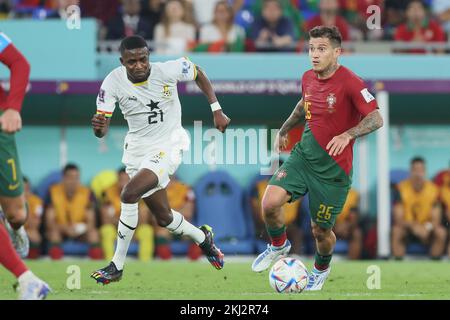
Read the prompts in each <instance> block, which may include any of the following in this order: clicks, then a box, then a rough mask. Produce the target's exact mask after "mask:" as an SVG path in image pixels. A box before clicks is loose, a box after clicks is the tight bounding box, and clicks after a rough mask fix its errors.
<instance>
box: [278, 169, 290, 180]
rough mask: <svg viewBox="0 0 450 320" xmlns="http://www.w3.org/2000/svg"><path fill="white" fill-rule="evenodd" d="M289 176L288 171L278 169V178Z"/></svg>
mask: <svg viewBox="0 0 450 320" xmlns="http://www.w3.org/2000/svg"><path fill="white" fill-rule="evenodd" d="M286 176H287V173H286V171H284V170H278V171H277V175H276V180H278V181H279V180H281V179H284V178H285V177H286Z"/></svg>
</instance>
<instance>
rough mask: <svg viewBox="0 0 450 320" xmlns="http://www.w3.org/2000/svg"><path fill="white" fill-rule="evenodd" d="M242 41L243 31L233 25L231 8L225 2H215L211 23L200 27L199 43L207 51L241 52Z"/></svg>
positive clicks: (243, 37)
mask: <svg viewBox="0 0 450 320" xmlns="http://www.w3.org/2000/svg"><path fill="white" fill-rule="evenodd" d="M244 40H245V31H244V29H243V28H242V27H240V26H238V25H236V24H234V13H233V8H232V7H231V6H230V5H229V4H228V2H227V1H226V0H222V1H219V2H217V4H216V7H215V10H214V19H213V22H212V23H210V24H206V25H204V26H203V27H201V29H200V39H199V42H200V43H202V44H204V45H207V49H208V51H215V52H218V51H243V50H244ZM196 51H198V50H196Z"/></svg>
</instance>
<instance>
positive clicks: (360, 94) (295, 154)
mask: <svg viewBox="0 0 450 320" xmlns="http://www.w3.org/2000/svg"><path fill="white" fill-rule="evenodd" d="M309 36H310V40H309V58H310V60H311V63H312V69H311V70H308V71H307V72H305V73H304V75H303V78H302V99H301V100H300V101H299V103H298V104H297V106H296V107H295V109H294V111H293V112H292V114H291V115H290V117H289V118H288V119H287V120H286V121H285V123H284V124H283V126H282V127H281V129H280V131H279V133H278V135H277V137H276V138H275V145H274V148H275V150H276V151H279V149H280V147H284V146H285V145H286V143H287V133H288V132H289V130H291V129H292V128H294V127H295V126H297V125H298V124H299V123H300V122H301V121H302V118H303V117H304V118H305V120H306V124H305V131H304V133H303V135H302V140H301V141H300V142H298V143H297V144H296V145H295V147H294V149H293V150H292V152H291V154H290V156H289V158H288V159H287V161H285V162H284V163H283V165H282V166H281V167H280V168H279V169H278V170H277V171H276V172H275V174H274V175H273V177H272V179H271V180H270V182H269V185H268V187H267V189H266V191H265V194H264V196H263V199H262V211H263V218H264V221H265V224H266V227H267V231H268V233H269V236H270V238H271V244H270V245H268V246H267V249H266V250H265V251H264V252H263V253H261V254H260V255H259V256H258V257H257V258H256V259H255V261H254V262H253V264H252V269H253V271H255V272H261V271H263V270H266V269H268V268H269V267H270V265H271V264H272V263H273V262H274V261H275V260H277V259H278V258H280V257H281V256H284V255H287V254H288V253H289V250H290V248H291V244H290V242H289V240H288V239H287V237H286V226H285V221H284V216H283V213H282V211H281V207H282V206H283V205H284V204H285V203H286V202H293V201H296V200H297V199H299V198H301V197H303V196H304V195H305V194H306V193H309V202H310V214H311V225H312V233H313V236H314V238H315V241H316V249H317V250H316V255H315V263H314V268H313V270H312V272H311V273H310V278H309V281H308V286H307V287H306V290H321V289H322V286H323V284H324V282H325V280H326V278H327V277H328V274H329V273H330V270H331V269H330V261H331V257H332V253H333V249H334V246H335V244H336V236H335V234H334V233H333V231H332V228H333V226H334V223H335V221H336V217H337V215H338V214H339V213H340V212H341V211H342V208H343V206H344V203H345V200H346V198H347V194H348V191H349V189H350V186H351V176H352V162H353V144H354V142H355V139H356V138H358V137H360V136H363V135H366V134H368V133H370V132H373V131H375V130H377V129H378V128H380V127H381V126H382V125H383V119H382V117H381V115H380V113H379V112H378V110H376V109H377V103H376V101H375V98H374V97H373V96H372V95H371V94H370V93H369V91H368V89H367V87H366V85H365V84H364V82H363V81H362V80H361V79H360V78H359V77H358V76H356V75H355V74H354V73H353V72H352V71H350V70H349V69H347V68H346V67H344V66H341V65H339V64H338V61H337V60H338V57H339V56H340V54H341V41H342V37H341V35H340V33H339V31H338V29H337V28H336V27H324V26H318V27H315V28H313V29H311V30H310V31H309Z"/></svg>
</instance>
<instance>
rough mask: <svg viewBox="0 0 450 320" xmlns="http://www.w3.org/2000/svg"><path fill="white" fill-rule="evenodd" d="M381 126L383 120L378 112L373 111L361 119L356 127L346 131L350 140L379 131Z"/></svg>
mask: <svg viewBox="0 0 450 320" xmlns="http://www.w3.org/2000/svg"><path fill="white" fill-rule="evenodd" d="M382 126H383V118H382V117H381V114H380V112H379V111H378V110H374V111H372V112H371V113H369V114H368V115H367V116H366V117H365V118H364V119H362V120H361V122H360V123H359V124H358V125H357V126H356V127H353V128H351V129H350V130H347V133H348V134H349V135H350V136H351V138H352V139H356V138H359V137H362V136H365V135H366V134H369V133H371V132H373V131H375V130H377V129H379V128H381V127H382Z"/></svg>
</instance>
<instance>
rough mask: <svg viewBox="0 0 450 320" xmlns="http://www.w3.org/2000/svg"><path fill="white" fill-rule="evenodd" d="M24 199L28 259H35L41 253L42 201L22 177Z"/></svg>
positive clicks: (28, 182) (26, 179)
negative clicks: (28, 240) (26, 206)
mask: <svg viewBox="0 0 450 320" xmlns="http://www.w3.org/2000/svg"><path fill="white" fill-rule="evenodd" d="M23 182H24V191H25V201H26V202H27V205H28V218H27V222H26V223H25V230H26V231H27V234H28V238H29V239H30V252H29V253H28V258H29V259H36V258H38V257H39V255H40V253H41V244H42V236H41V232H40V228H41V224H42V214H43V213H44V207H43V204H44V203H43V201H42V199H41V198H39V197H38V196H37V195H35V194H33V193H32V191H31V185H30V181H29V180H28V178H26V177H24V178H23Z"/></svg>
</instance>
